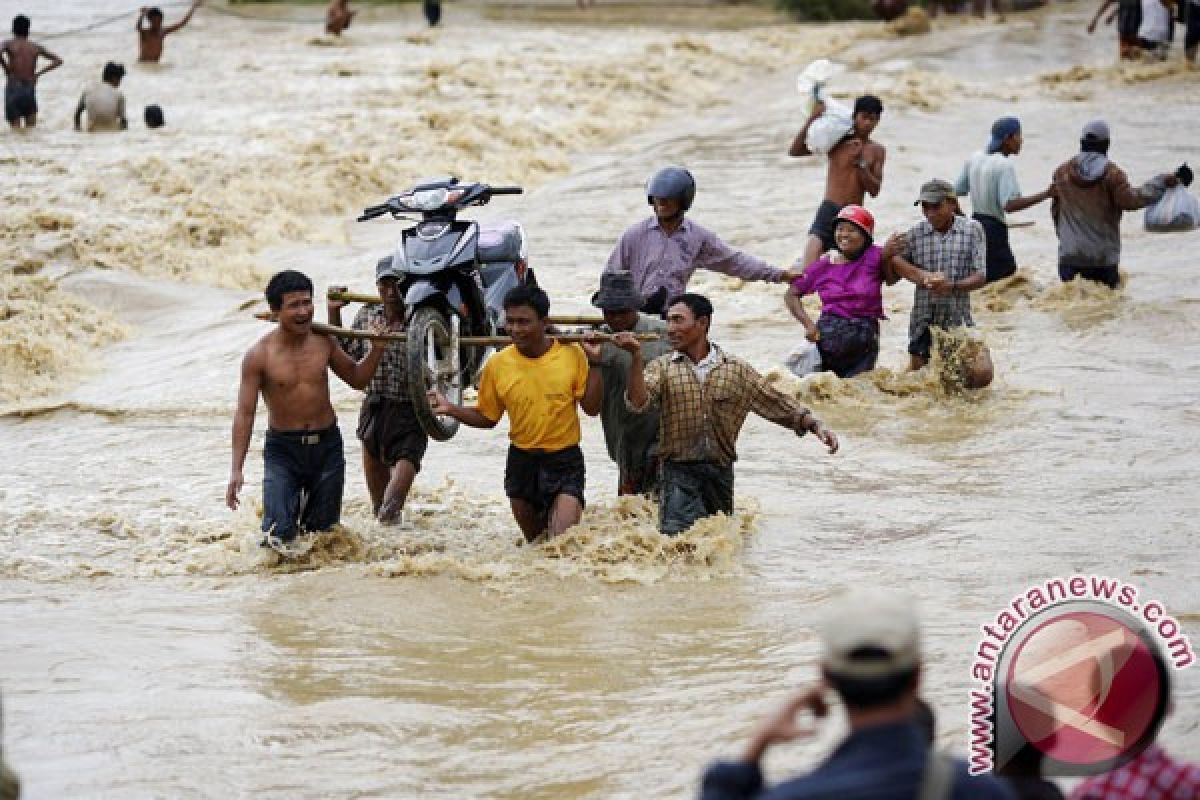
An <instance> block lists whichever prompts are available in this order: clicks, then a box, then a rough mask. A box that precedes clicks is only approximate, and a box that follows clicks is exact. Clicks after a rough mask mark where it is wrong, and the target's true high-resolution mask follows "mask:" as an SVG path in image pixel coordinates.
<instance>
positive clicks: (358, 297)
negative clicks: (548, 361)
mask: <svg viewBox="0 0 1200 800" xmlns="http://www.w3.org/2000/svg"><path fill="white" fill-rule="evenodd" d="M325 296H326V297H328V298H329V299H330V300H341V301H343V302H346V303H380V302H382V301H381V300H380V299H379V298H378V297H377V296H376V295H373V294H363V293H362V292H339V291H337V290H335V289H330V290H329V291H328V292H326V293H325ZM546 321H547V322H549V323H550V324H551V325H603V324H604V317H595V316H582V315H579V316H562V317H559V316H555V315H553V314H551V315H550V316H549V317H547V318H546Z"/></svg>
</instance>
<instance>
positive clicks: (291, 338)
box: [225, 270, 386, 547]
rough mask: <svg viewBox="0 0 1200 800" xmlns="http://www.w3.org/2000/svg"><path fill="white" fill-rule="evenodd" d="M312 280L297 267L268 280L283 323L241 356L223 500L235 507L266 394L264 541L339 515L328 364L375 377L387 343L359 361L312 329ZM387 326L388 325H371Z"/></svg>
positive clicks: (281, 541) (355, 381) (352, 381)
mask: <svg viewBox="0 0 1200 800" xmlns="http://www.w3.org/2000/svg"><path fill="white" fill-rule="evenodd" d="M312 292H313V285H312V281H310V280H309V279H308V277H307V276H305V275H304V274H302V273H300V272H296V271H295V270H285V271H283V272H280V273H277V274H276V275H274V276H273V277H272V278H271V280H270V282H269V283H267V289H266V297H267V304H268V305H269V306H270V307H271V310H272V311H274V312H276V314H277V315H278V321H279V324H278V326H277V327H276V328H275V329H274V330H273V331H271V332H270V333H268V334H267V335H265V336H263V337H262V338H261V339H259V340H258V341H257V342H256V343H255V344H254V346H253V347H251V348H250V350H249V351H248V352H247V353H246V355H245V357H244V358H243V359H242V377H241V386H240V388H239V389H238V400H237V411H236V412H235V414H234V417H233V466H232V468H231V469H230V472H229V485H228V487H227V488H226V490H225V503H226V505H228V506H229V508H231V509H233V510H237V507H238V505H239V501H238V493H239V492H240V491H241V490H242V483H243V478H242V467H243V465H244V464H245V463H246V452H247V451H248V450H249V449H250V434H251V432H252V431H253V429H254V414H255V411H256V409H257V406H258V395H259V394H260V393H261V394H262V397H263V401H264V402H265V403H266V404H267V425H268V428H267V435H266V440H265V443H264V446H263V464H264V470H263V519H262V530H263V532H264V533H265V534H266V537H265V538H264V539H263V544H264V545H269V546H272V547H278V546H280V545H287V544H289V543H290V542H292V541H293V540H294V539H295V538H296V535H297V533H298V532H299V531H300V530H301V529H303V530H305V531H310V532H311V531H323V530H328V529H329V528H331V527H333V526H334V525H335V524H336V523H337V522H338V520H339V519H340V518H341V513H342V489H343V486H344V484H345V472H346V460H345V457H344V455H343V453H342V435H341V433H340V432H339V431H338V424H337V413H336V412H335V411H334V410H333V405H332V404H331V403H330V402H329V374H328V370H333V373H334V374H335V375H337V376H338V377H339V378H341V379H342V380H343V381H345V382H346V383H347V384H349V385H350V386H353V387H354V388H355V389H363V388H365V387H366V386H367V384H368V383H369V382H370V380H371V377H372V376H373V375H374V374H375V370H376V369H377V368H378V367H379V362H380V361H381V360H382V359H383V354H384V351H385V350H386V348H385V347H384V346H383V345H382V343H372V346H371V349H370V352H368V353H367V355H366V357H365V358H363V359H362V360H361V361H358V362H355V361H354V360H353V359H352V358H350V356H348V355H346V353H345V352H343V350H342V349H341V348H340V347H338V346H337V344H336V343H335V342H334V341H333V339H332V338H331V337H329V336H323V335H321V334H317V333H314V332H313V329H312V318H313V301H312ZM371 332H372V333H375V334H380V333H383V332H384V327H383V325H378V326H376V327H374V328H372V329H371Z"/></svg>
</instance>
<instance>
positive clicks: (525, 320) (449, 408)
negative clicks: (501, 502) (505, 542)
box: [429, 286, 603, 542]
mask: <svg viewBox="0 0 1200 800" xmlns="http://www.w3.org/2000/svg"><path fill="white" fill-rule="evenodd" d="M549 314H550V298H549V297H547V296H546V293H545V292H544V291H542V290H541V289H539V288H537V287H536V286H518V287H517V288H515V289H512V290H510V291H509V293H508V294H506V295H505V296H504V316H505V327H506V328H507V329H508V333H509V335H510V336H511V337H512V344H511V345H509V346H508V347H505V348H504V349H502V350H500V352H498V353H496V354H495V355H493V356H492V357H491V358H489V359H488V360H487V361H486V362H485V363H484V365H483V372H482V373H481V374H480V376H479V396H478V399H477V400H476V402H475V406H474V407H467V406H460V405H456V404H454V403H451V402H450V401H448V400H447V399H446V397H445V396H444V395H443V394H442V393H441V392H438V391H431V392H430V393H429V400H430V407H431V408H432V409H433V412H434V413H435V414H445V415H448V416H451V417H453V418H454V419H457V420H458V421H459V422H461V423H463V424H464V425H469V426H470V427H472V428H485V429H490V428H494V427H496V423H498V422H499V421H500V418H501V417H502V416H504V415H505V414H506V413H507V414H508V423H509V428H508V438H509V441H510V442H511V444H510V445H509V448H508V460H507V461H506V462H505V465H504V492H505V494H507V495H508V499H509V505H510V507H511V508H512V515H513V519H515V520H516V522H517V525H518V526H520V528H521V532H522V533H523V534H524V535H525V540H526V541H528V542H532V541H534V540H535V539H537V538H538V537H539V536H541V535H542V534H543V533H547V534H548V535H549V536H550V537H551V538H553V537H555V536H558V535H560V534H562V533H563V532H565V531H566V530H567V529H568V528H570V527H571V526H572V525H575V524H576V523H578V522H579V520H580V519H582V517H583V507H584V494H583V492H584V485H585V481H586V477H587V469H586V466H585V464H584V461H583V451H582V450H580V449H579V441H580V439H581V438H582V431H581V429H580V425H579V413H578V411H577V408H582V409H583V413H585V414H587V415H588V416H589V417H594V416H596V415H597V414H599V413H600V403H601V400H602V388H603V387H602V386H601V385H600V373H599V372H596V371H594V370H589V369H588V362H589V361H594V360H597V359H598V358H599V357H600V345H599V343H594V344H589V345H585V346H584V347H580V346H579V345H577V344H563V343H562V342H559V341H557V340H555V339H552V338H550V337H549V336H547V335H546V328H547V327H548V323H547V322H546V317H547V316H548V315H549Z"/></svg>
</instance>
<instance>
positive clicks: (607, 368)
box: [589, 272, 671, 494]
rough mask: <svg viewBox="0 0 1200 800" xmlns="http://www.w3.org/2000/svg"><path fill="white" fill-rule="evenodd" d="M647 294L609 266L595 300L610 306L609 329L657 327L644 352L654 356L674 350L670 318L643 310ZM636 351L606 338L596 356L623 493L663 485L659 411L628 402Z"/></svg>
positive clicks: (608, 438)
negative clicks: (627, 389)
mask: <svg viewBox="0 0 1200 800" xmlns="http://www.w3.org/2000/svg"><path fill="white" fill-rule="evenodd" d="M644 304H645V298H643V297H642V295H641V294H640V293H639V292H638V290H637V286H636V284H635V283H634V280H633V275H631V274H630V273H628V272H605V273H604V274H603V275H601V276H600V291H598V292H596V293H595V294H594V295H592V305H594V306H595V307H596V308H598V309H600V310H601V311H603V312H604V327H602V328H601V331H602V332H604V333H620V332H622V331H631V332H633V333H657V334H659V335H660V336H662V337H663V338H662V339H661V340H659V341H657V342H643V343H642V352H643V353H644V354H645V357H646V359H647V360H648V361H653V360H654V359H656V358H658V357H659V356H661V355H664V354H666V353H667V352H669V351H670V349H671V346H670V345H669V344H668V343H667V340H666V334H667V324H666V323H665V322H663V321H662V320H661V319H658V318H657V317H652V316H650V315H648V314H639V313H638V309H640V308H641V307H642V306H643V305H644ZM632 359H633V356H631V355H630V354H629V353H627V352H625V351H624V350H622V349H621V348H619V347H617V346H616V345H615V344H613V343H612V342H606V343H605V344H604V346H603V348H602V350H601V352H600V357H599V358H598V359H596V360H595V361H590V362H589V363H591V365H592V366H593V367H595V368H596V369H598V370H599V371H600V375H601V376H602V378H603V380H604V402H603V405H601V406H600V422H601V423H602V424H603V426H604V443H605V445H606V446H607V447H608V456H609V458H611V459H612V460H613V461H614V462H616V465H617V494H650V493H653V492H656V491H657V489H658V412H656V411H654V412H650V413H646V414H635V413H633V412H632V411H630V410H629V409H628V408H626V406H625V387H626V385H627V384H628V374H629V364H630V362H631V360H632Z"/></svg>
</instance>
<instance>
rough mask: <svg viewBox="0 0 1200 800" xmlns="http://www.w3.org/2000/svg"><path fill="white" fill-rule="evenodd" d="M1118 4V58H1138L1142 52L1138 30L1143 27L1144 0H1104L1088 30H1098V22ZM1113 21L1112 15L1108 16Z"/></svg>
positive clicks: (1093, 31)
mask: <svg viewBox="0 0 1200 800" xmlns="http://www.w3.org/2000/svg"><path fill="white" fill-rule="evenodd" d="M1114 5H1115V6H1116V7H1117V10H1116V17H1117V59H1118V60H1121V59H1131V58H1137V57H1138V55H1139V54H1140V53H1141V47H1140V46H1139V44H1138V31H1139V30H1140V29H1141V27H1142V0H1104V2H1103V3H1102V4H1101V5H1100V8H1098V9H1096V16H1094V17H1092V21H1091V22H1089V23H1088V26H1087V32H1088V33H1095V32H1096V23H1097V22H1099V21H1100V17H1102V16H1104V12H1105V11H1107V10H1108V9H1109V7H1110V6H1114ZM1108 22H1112V17H1109V18H1108Z"/></svg>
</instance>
